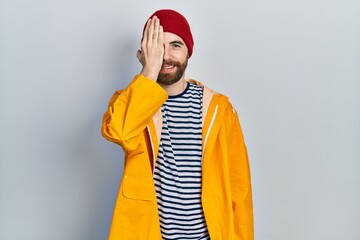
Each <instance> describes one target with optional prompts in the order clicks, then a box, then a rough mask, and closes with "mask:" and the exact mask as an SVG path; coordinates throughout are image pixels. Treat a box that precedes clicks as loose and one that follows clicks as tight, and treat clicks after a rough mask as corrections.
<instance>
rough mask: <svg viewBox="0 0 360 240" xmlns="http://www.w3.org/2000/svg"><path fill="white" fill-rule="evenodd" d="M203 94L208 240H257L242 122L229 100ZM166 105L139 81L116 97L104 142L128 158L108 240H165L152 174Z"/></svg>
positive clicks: (159, 92) (151, 84)
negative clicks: (121, 151)
mask: <svg viewBox="0 0 360 240" xmlns="http://www.w3.org/2000/svg"><path fill="white" fill-rule="evenodd" d="M190 81H192V80H190ZM192 82H195V81H192ZM195 83H196V84H198V85H201V84H200V83H198V82H195ZM203 88H204V92H203V119H204V120H203V132H202V139H203V169H202V194H201V201H202V206H203V210H204V215H205V219H206V223H207V227H208V230H209V234H210V238H211V239H212V240H220V239H222V240H233V239H234V240H235V239H236V240H253V239H254V231H253V209H252V191H251V180H250V169H249V162H248V157H247V151H246V147H245V144H244V139H243V135H242V131H241V128H240V124H239V120H238V116H237V113H236V111H235V110H234V108H233V107H232V105H231V104H230V102H229V101H228V98H227V97H225V96H224V95H221V94H218V93H215V92H213V91H211V90H210V89H208V88H207V87H203ZM166 99H167V93H166V92H165V91H164V89H163V88H162V87H161V86H160V85H158V84H157V83H156V82H155V81H153V80H150V79H147V78H146V77H144V76H142V75H137V76H135V78H134V80H133V81H132V82H131V83H130V85H129V86H128V87H127V88H126V89H124V90H121V91H117V92H115V94H114V95H113V97H112V98H111V100H110V103H109V107H108V111H107V112H106V113H105V114H104V118H103V124H102V129H101V130H102V134H103V136H104V137H105V138H106V139H107V140H109V141H111V142H114V143H117V144H119V145H120V146H121V147H122V148H123V150H124V152H125V166H124V174H123V178H122V182H121V185H120V189H119V192H118V197H117V200H116V204H115V209H114V213H113V219H112V224H111V227H110V233H109V240H135V239H136V240H147V239H149V240H161V233H160V223H159V214H158V207H157V199H156V192H155V186H154V181H153V174H152V173H153V169H154V165H155V161H156V156H157V152H158V147H159V139H160V134H161V128H162V116H161V111H160V107H161V106H162V104H163V103H164V102H165V101H166Z"/></svg>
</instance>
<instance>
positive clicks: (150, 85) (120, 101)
mask: <svg viewBox="0 0 360 240" xmlns="http://www.w3.org/2000/svg"><path fill="white" fill-rule="evenodd" d="M166 99H167V93H166V92H165V90H164V89H163V88H162V87H161V86H160V85H159V84H157V83H156V82H155V81H152V80H151V79H148V78H146V77H144V76H143V75H137V76H135V78H134V80H133V81H132V82H131V83H130V84H129V86H128V87H127V88H125V89H124V90H121V91H116V92H115V93H114V95H113V96H112V98H111V99H110V102H109V105H108V110H107V112H106V113H105V114H104V117H103V122H102V127H101V132H102V135H103V136H104V137H105V138H106V139H107V140H109V141H111V142H114V143H117V144H119V145H121V146H122V147H123V149H124V151H125V152H126V153H130V152H132V151H134V150H135V149H136V148H137V146H138V144H139V142H140V137H141V133H142V131H144V129H145V128H146V126H147V124H148V123H149V122H150V120H151V118H152V117H153V116H154V114H155V113H156V112H157V111H158V110H159V108H160V107H161V105H162V104H163V103H164V102H165V101H166Z"/></svg>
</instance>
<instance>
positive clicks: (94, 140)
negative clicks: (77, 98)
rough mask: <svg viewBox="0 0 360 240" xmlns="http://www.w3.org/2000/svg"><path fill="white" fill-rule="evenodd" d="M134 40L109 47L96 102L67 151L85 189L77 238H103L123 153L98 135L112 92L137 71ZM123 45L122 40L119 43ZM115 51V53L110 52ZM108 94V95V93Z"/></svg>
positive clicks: (119, 178) (116, 186)
mask: <svg viewBox="0 0 360 240" xmlns="http://www.w3.org/2000/svg"><path fill="white" fill-rule="evenodd" d="M137 41H138V40H134V41H127V42H126V44H122V45H121V44H117V45H116V46H115V47H112V48H111V47H110V48H111V49H110V50H109V49H108V50H109V54H108V56H109V59H106V61H108V62H109V64H110V66H111V67H110V72H111V73H109V75H108V76H110V77H108V78H107V79H105V80H104V79H99V81H101V82H103V83H104V85H106V88H105V90H104V89H103V90H104V91H103V92H97V96H96V98H97V102H96V103H95V108H94V111H93V112H92V114H91V115H90V118H89V120H88V121H87V122H85V123H83V127H82V128H81V131H79V132H77V135H76V136H74V137H75V139H71V141H70V142H73V143H74V144H73V145H72V146H71V148H72V149H71V152H72V154H73V155H74V159H76V163H77V167H78V168H77V170H78V174H79V175H81V176H82V177H83V179H82V180H83V181H84V183H83V186H84V187H85V188H86V189H85V191H83V192H84V193H85V195H84V196H81V198H82V200H83V201H84V205H85V207H83V210H84V211H85V212H84V213H83V214H84V215H85V216H86V218H85V217H82V218H81V219H87V221H86V223H81V226H82V227H83V231H79V234H81V236H78V238H77V239H84V240H85V239H86V240H92V239H93V240H98V239H107V236H108V231H109V227H110V223H111V218H112V213H113V209H114V204H115V200H116V196H117V192H118V188H119V183H120V180H121V177H122V174H123V165H124V153H123V151H122V149H121V147H120V146H118V145H117V144H114V143H111V142H108V141H107V140H106V139H105V138H103V137H102V135H101V131H100V129H101V123H102V117H103V114H104V112H105V111H106V110H107V109H106V108H107V104H108V101H109V100H110V97H111V95H112V94H113V92H115V91H116V90H119V89H123V88H125V87H126V86H127V85H128V83H129V82H130V81H131V80H132V78H133V77H134V75H135V74H136V73H137V72H138V71H139V70H138V69H139V68H140V67H141V65H138V64H139V63H138V60H137V59H136V56H135V54H136V50H137V48H136V45H137V44H136V43H137ZM119 42H120V43H123V42H124V41H123V40H122V41H119ZM114 49H115V50H114ZM109 93H110V94H109Z"/></svg>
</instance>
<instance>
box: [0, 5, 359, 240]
mask: <svg viewBox="0 0 360 240" xmlns="http://www.w3.org/2000/svg"><path fill="white" fill-rule="evenodd" d="M159 8H174V9H176V10H178V11H179V12H181V13H183V14H184V15H185V16H186V17H187V19H188V21H189V22H190V24H191V27H192V31H193V35H194V39H195V46H194V54H193V56H192V58H191V59H190V61H189V67H188V71H187V75H186V76H187V77H189V78H190V77H191V78H194V79H197V80H199V81H202V82H203V83H204V84H206V85H208V86H209V87H211V88H213V89H215V90H216V91H218V92H221V93H224V94H226V95H228V96H230V99H231V101H232V103H233V104H234V106H235V107H236V109H237V110H238V112H239V116H240V118H241V123H242V128H243V131H244V134H245V140H246V143H247V146H248V151H249V156H250V161H251V170H252V181H253V195H254V211H255V234H256V239H257V240H304V239H306V240H319V239H324V240H325V239H326V240H339V239H341V240H358V239H360V230H359V229H360V228H359V226H360V206H359V205H360V2H359V1H356V0H326V1H325V0H312V1H308V0H305V1H292V0H291V1H285V0H273V1H267V0H255V1H243V0H240V1H205V0H196V1H115V0H105V1H100V0H86V1H85V0H53V1H46V0H32V1H25V0H1V1H0V80H1V82H0V110H1V111H0V114H1V115H0V123H1V124H0V159H1V165H0V170H1V172H0V187H1V188H0V189H1V195H0V239H1V240H24V239H26V240H28V239H29V240H64V239H66V240H100V239H106V238H107V234H108V229H109V225H110V222H111V216H112V211H113V207H114V202H115V198H116V194H117V189H118V186H119V182H120V179H121V175H122V168H123V153H122V150H121V149H120V148H119V147H118V146H116V145H115V144H112V143H109V142H107V141H105V140H104V139H103V138H102V137H101V134H100V124H101V120H102V115H103V113H104V112H105V111H106V107H107V103H108V100H109V98H110V96H111V95H112V93H113V92H114V91H115V90H117V89H120V88H123V87H124V86H126V85H127V84H128V83H129V82H130V81H131V80H132V78H133V76H134V75H135V74H136V73H138V72H139V71H140V64H139V63H138V61H137V59H136V58H135V53H136V50H137V49H138V47H139V45H140V38H141V32H142V29H143V25H144V23H145V21H146V19H147V18H148V17H149V16H150V15H151V14H152V13H153V12H154V11H155V10H157V9H159Z"/></svg>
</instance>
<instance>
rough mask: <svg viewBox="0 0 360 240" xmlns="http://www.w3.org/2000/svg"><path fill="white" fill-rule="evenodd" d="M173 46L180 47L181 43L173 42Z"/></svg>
mask: <svg viewBox="0 0 360 240" xmlns="http://www.w3.org/2000/svg"><path fill="white" fill-rule="evenodd" d="M172 46H173V48H180V47H181V45H180V44H177V43H173V45H172Z"/></svg>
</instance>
